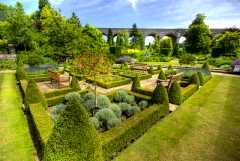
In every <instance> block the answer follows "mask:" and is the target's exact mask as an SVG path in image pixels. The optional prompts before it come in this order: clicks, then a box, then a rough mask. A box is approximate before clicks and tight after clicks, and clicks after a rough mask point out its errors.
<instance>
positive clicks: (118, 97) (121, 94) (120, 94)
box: [113, 90, 128, 102]
mask: <svg viewBox="0 0 240 161" xmlns="http://www.w3.org/2000/svg"><path fill="white" fill-rule="evenodd" d="M127 95H128V93H127V92H126V91H123V90H118V91H116V93H115V94H114V96H113V99H114V101H116V102H123V101H124V100H125V99H126V97H127Z"/></svg>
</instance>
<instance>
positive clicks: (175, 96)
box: [168, 80, 182, 105]
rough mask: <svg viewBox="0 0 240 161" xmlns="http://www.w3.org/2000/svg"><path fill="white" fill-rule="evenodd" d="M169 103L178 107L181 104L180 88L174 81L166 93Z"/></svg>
mask: <svg viewBox="0 0 240 161" xmlns="http://www.w3.org/2000/svg"><path fill="white" fill-rule="evenodd" d="M168 98H169V102H170V103H173V104H176V105H180V104H181V103H182V94H181V88H180V86H179V84H178V82H177V81H176V80H174V81H173V83H172V85H171V87H170V89H169V92H168Z"/></svg>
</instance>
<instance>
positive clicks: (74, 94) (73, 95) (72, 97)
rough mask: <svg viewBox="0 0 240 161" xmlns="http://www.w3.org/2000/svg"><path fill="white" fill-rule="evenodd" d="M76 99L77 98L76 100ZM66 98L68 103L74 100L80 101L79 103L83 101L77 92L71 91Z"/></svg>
mask: <svg viewBox="0 0 240 161" xmlns="http://www.w3.org/2000/svg"><path fill="white" fill-rule="evenodd" d="M75 99H76V100H75ZM65 100H66V101H67V103H71V102H73V101H79V103H81V102H82V98H81V96H80V95H79V93H77V92H70V93H68V94H67V95H66V96H65Z"/></svg>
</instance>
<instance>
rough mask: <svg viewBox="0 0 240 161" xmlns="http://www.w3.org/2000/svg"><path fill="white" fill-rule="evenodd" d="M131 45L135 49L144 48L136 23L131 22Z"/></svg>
mask: <svg viewBox="0 0 240 161" xmlns="http://www.w3.org/2000/svg"><path fill="white" fill-rule="evenodd" d="M130 37H131V38H132V39H131V45H132V47H133V48H136V49H144V45H145V44H144V38H143V35H142V33H141V32H139V31H138V29H137V24H136V23H135V24H133V26H132V30H131V32H130Z"/></svg>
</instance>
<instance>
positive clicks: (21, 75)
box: [16, 66, 26, 80]
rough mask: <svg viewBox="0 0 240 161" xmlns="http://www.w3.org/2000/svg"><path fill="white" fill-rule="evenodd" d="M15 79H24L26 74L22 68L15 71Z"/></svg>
mask: <svg viewBox="0 0 240 161" xmlns="http://www.w3.org/2000/svg"><path fill="white" fill-rule="evenodd" d="M16 78H17V80H23V79H26V72H25V71H24V69H23V67H22V66H18V67H17V69H16Z"/></svg>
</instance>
